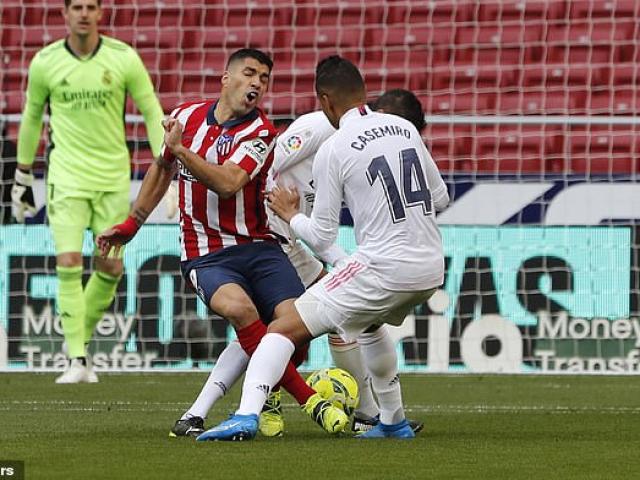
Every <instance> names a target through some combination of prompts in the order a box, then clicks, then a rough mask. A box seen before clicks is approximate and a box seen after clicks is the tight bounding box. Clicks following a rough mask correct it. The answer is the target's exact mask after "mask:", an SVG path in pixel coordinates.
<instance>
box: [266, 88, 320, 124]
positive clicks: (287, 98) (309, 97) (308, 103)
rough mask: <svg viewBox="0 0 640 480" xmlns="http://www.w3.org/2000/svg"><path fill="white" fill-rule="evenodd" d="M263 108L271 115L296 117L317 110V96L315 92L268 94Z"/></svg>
mask: <svg viewBox="0 0 640 480" xmlns="http://www.w3.org/2000/svg"><path fill="white" fill-rule="evenodd" d="M262 108H263V109H264V110H265V111H266V112H267V114H269V115H278V116H289V117H291V118H294V117H296V116H299V115H302V114H304V113H308V112H311V111H313V110H315V109H316V98H315V95H314V94H313V93H311V94H306V95H305V94H301V95H286V94H285V95H281V94H276V95H267V96H265V98H264V100H263V101H262Z"/></svg>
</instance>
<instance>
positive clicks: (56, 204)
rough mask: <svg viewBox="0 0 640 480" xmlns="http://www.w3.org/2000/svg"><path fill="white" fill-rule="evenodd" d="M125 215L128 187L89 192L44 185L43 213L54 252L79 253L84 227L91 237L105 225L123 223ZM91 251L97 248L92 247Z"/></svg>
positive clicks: (103, 229) (126, 213)
mask: <svg viewBox="0 0 640 480" xmlns="http://www.w3.org/2000/svg"><path fill="white" fill-rule="evenodd" d="M128 214H129V189H127V190H122V191H117V192H93V191H89V190H75V189H74V190H72V189H69V188H65V187H56V186H55V185H47V215H48V217H49V225H50V227H51V233H52V234H53V240H54V242H55V246H56V255H59V254H61V253H67V252H82V242H83V240H84V232H85V230H86V229H87V228H89V229H90V230H91V231H92V232H93V236H94V237H95V236H96V235H98V234H99V233H102V232H104V231H105V230H106V229H107V228H109V227H112V226H113V225H116V224H118V223H121V222H123V221H124V220H125V219H126V218H127V215H128ZM95 253H97V249H95V247H94V254H95ZM120 256H122V250H121V251H120Z"/></svg>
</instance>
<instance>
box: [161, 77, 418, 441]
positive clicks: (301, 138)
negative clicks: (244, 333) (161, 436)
mask: <svg viewBox="0 0 640 480" xmlns="http://www.w3.org/2000/svg"><path fill="white" fill-rule="evenodd" d="M372 107H373V108H374V109H376V110H379V111H380V110H384V111H386V112H388V113H395V114H397V115H400V116H402V117H403V118H406V119H407V120H410V121H411V122H412V123H413V124H414V126H415V127H416V128H417V129H418V130H422V129H423V128H424V126H425V124H424V114H423V112H422V107H421V105H420V101H419V100H418V99H417V98H416V96H415V95H414V94H413V93H411V92H410V91H408V90H402V89H396V90H390V91H388V92H386V93H385V94H383V95H382V96H380V97H379V98H378V99H377V100H376V101H375V102H374V103H373V105H372ZM335 131H336V129H335V128H333V126H332V125H331V124H330V123H329V120H328V119H327V117H326V115H325V114H324V112H322V111H316V112H311V113H307V114H305V115H302V116H300V117H298V118H297V119H296V120H295V121H294V122H293V123H292V124H291V125H289V127H288V128H287V130H286V131H285V132H284V133H283V134H282V135H281V136H280V137H279V138H278V140H277V143H276V148H275V156H274V162H273V166H272V168H271V171H270V175H269V180H268V184H267V185H268V186H267V188H268V189H272V188H274V187H275V185H276V184H277V185H280V186H281V187H285V188H295V189H297V191H298V193H299V195H300V204H299V208H300V212H302V213H304V214H305V215H310V214H311V211H312V209H313V199H314V196H315V193H314V189H313V178H312V166H313V159H314V157H315V155H316V152H317V151H318V149H319V148H320V146H321V145H322V143H324V141H325V140H327V139H328V138H329V137H330V136H331V135H333V134H334V133H335ZM269 225H270V227H271V229H272V230H273V231H275V232H276V233H278V234H279V235H281V236H282V237H285V238H286V239H287V242H288V243H286V244H283V245H282V247H283V249H284V251H285V252H286V253H287V255H288V256H289V259H290V260H291V263H292V264H293V266H294V267H295V269H296V271H297V272H298V275H299V276H300V278H301V280H302V283H303V284H304V286H305V288H308V287H309V286H311V285H312V284H313V283H315V282H316V281H318V280H319V279H320V278H322V277H323V276H324V275H325V274H326V273H327V271H326V270H325V269H324V267H323V265H322V263H321V262H320V261H319V260H318V259H317V258H316V257H314V256H313V255H311V254H310V253H309V251H308V250H307V249H306V248H305V247H304V246H303V245H302V243H301V242H300V241H299V240H298V238H297V237H296V235H295V233H294V232H293V230H291V228H290V227H289V224H288V223H287V222H285V221H284V220H282V219H281V218H280V217H278V216H276V215H273V214H272V215H270V217H269ZM319 256H320V257H321V258H322V259H323V260H325V262H327V263H330V264H332V265H333V264H334V263H335V262H336V261H337V260H338V259H340V258H344V257H346V253H345V252H344V251H343V250H342V249H341V248H340V247H338V246H337V245H336V244H333V245H331V247H330V248H329V249H328V250H327V251H325V252H321V253H320V255H319ZM329 348H330V350H331V355H332V357H333V360H334V362H335V364H336V366H337V367H338V368H342V369H344V370H347V371H348V372H350V373H351V374H352V375H353V376H354V378H355V379H356V381H357V382H358V392H359V403H358V408H357V409H356V411H355V414H354V417H353V422H352V429H353V431H354V432H362V431H366V430H370V429H371V428H373V427H374V426H375V425H376V424H377V423H378V417H379V409H378V405H377V403H376V401H375V399H374V397H373V394H372V392H371V387H370V382H369V378H368V374H367V372H366V368H365V367H364V365H363V363H362V356H361V354H360V349H359V348H358V343H357V341H351V342H345V341H344V340H343V339H342V338H341V337H340V335H338V334H336V333H330V334H329ZM248 362H249V357H248V356H247V355H246V354H245V353H244V352H243V351H242V349H240V348H238V347H237V345H235V344H234V343H230V344H229V345H228V346H227V348H226V349H225V351H223V352H222V353H221V355H220V357H219V359H218V361H217V362H216V365H215V367H214V369H213V370H212V371H211V374H210V375H209V378H208V379H207V381H206V383H205V385H204V386H203V388H202V390H201V391H200V393H199V394H198V397H197V398H196V400H195V402H194V403H193V404H192V405H191V406H190V407H189V409H187V410H186V411H185V412H184V413H183V415H182V417H181V418H180V419H179V420H177V421H176V423H175V425H174V427H173V429H172V436H176V437H178V436H197V435H198V434H199V433H201V431H199V430H198V429H195V428H193V420H192V419H194V418H195V419H197V421H198V422H199V423H203V422H204V418H205V417H206V416H207V414H208V412H209V410H210V409H211V408H212V407H213V405H214V403H215V402H216V401H217V400H219V399H220V398H221V397H222V396H223V395H225V393H226V392H227V391H228V389H229V388H230V387H231V384H232V383H234V382H235V381H236V380H237V378H239V376H240V375H241V373H242V372H244V369H245V368H246V365H247V363H248ZM410 424H411V426H412V428H413V430H414V432H418V431H420V430H421V429H422V428H423V427H424V424H423V423H422V422H418V421H413V420H411V421H410ZM259 428H260V433H261V434H262V435H263V436H267V437H273V436H280V435H282V433H283V432H284V419H283V417H282V408H281V402H280V393H279V391H274V392H272V393H271V395H270V396H269V398H268V399H267V401H266V403H265V407H264V409H263V412H262V413H261V414H260V422H259Z"/></svg>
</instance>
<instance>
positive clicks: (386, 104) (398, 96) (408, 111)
mask: <svg viewBox="0 0 640 480" xmlns="http://www.w3.org/2000/svg"><path fill="white" fill-rule="evenodd" d="M371 109H372V110H384V112H385V113H392V114H394V115H398V116H399V117H402V118H404V119H406V120H409V121H410V122H411V123H413V126H414V127H416V129H417V130H418V131H420V130H422V129H423V128H424V127H425V126H426V123H425V121H424V112H423V111H422V105H421V104H420V100H418V97H416V96H415V95H414V94H413V92H410V91H409V90H403V89H402V88H396V89H393V90H389V91H388V92H385V93H383V94H382V95H380V97H378V99H377V100H375V101H374V102H373V103H372V105H371Z"/></svg>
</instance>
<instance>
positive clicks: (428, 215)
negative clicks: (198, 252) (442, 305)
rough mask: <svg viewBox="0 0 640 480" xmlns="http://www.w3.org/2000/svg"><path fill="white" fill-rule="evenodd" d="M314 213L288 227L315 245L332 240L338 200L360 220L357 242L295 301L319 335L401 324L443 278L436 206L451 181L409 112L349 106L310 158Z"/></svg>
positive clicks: (347, 334)
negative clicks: (400, 113)
mask: <svg viewBox="0 0 640 480" xmlns="http://www.w3.org/2000/svg"><path fill="white" fill-rule="evenodd" d="M313 180H314V187H315V193H316V196H315V201H314V207H313V210H312V212H311V216H310V217H307V216H305V215H303V214H298V215H296V216H295V217H293V219H292V220H291V228H292V229H293V231H294V232H295V234H296V235H297V236H298V237H300V238H301V239H303V240H304V241H305V242H306V243H307V244H308V245H309V246H310V247H311V248H313V249H314V250H315V251H323V250H325V249H326V248H328V247H329V246H330V245H332V244H333V243H334V241H335V239H336V236H337V232H338V226H339V219H340V209H341V207H342V202H343V200H344V202H345V203H346V205H347V207H348V208H349V211H350V212H351V215H352V217H353V220H354V230H355V236H356V243H357V244H358V249H357V250H356V252H354V253H353V254H352V255H351V256H350V257H349V258H348V259H345V260H343V261H341V263H340V265H341V268H338V269H334V270H333V271H332V272H331V274H330V275H327V276H325V277H324V278H323V279H322V280H321V281H320V282H319V283H318V284H316V285H314V286H313V287H311V288H310V289H309V290H307V292H306V293H305V294H304V295H303V296H302V297H300V298H299V299H298V300H296V307H297V309H298V311H299V312H300V315H301V317H302V319H303V321H304V322H305V325H306V326H307V328H308V329H309V331H310V332H311V333H312V334H313V335H314V336H319V335H321V334H322V333H325V332H328V331H335V330H336V329H337V330H338V332H339V333H340V334H341V335H342V336H343V337H344V338H345V340H353V339H355V338H357V336H358V335H359V334H360V333H361V332H363V331H365V330H366V329H367V328H369V327H370V326H372V325H379V324H383V323H390V324H392V325H399V324H400V323H401V322H402V321H403V320H404V317H405V316H406V314H407V313H408V312H409V311H410V310H411V308H413V307H414V306H415V305H417V304H419V303H422V302H424V301H426V300H427V299H428V298H429V296H430V295H431V294H432V292H433V291H434V289H435V287H438V286H439V285H441V284H442V282H443V280H444V256H443V252H442V239H441V236H440V231H439V229H438V226H437V224H436V221H435V211H436V209H437V210H441V209H443V208H444V207H445V206H446V205H447V204H448V202H449V195H448V193H447V188H446V185H445V183H444V181H443V180H442V178H441V176H440V173H439V172H438V169H437V167H436V165H435V163H434V161H433V159H432V157H431V155H430V153H429V152H428V150H427V149H426V147H425V145H424V143H423V141H422V139H421V137H420V134H419V133H418V131H417V130H416V129H415V127H414V126H413V125H412V124H411V123H410V122H408V121H407V120H405V119H403V118H401V117H398V116H396V115H390V114H384V113H377V112H372V111H371V110H370V109H369V108H368V107H365V106H362V107H359V108H354V109H351V110H349V111H348V112H347V113H346V114H345V115H344V116H343V117H342V119H341V120H340V129H339V130H338V131H337V132H336V133H335V134H333V135H332V136H331V137H330V138H329V139H328V140H327V141H325V142H324V144H323V145H322V146H321V147H320V150H319V151H318V152H317V154H316V157H315V160H314V163H313Z"/></svg>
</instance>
